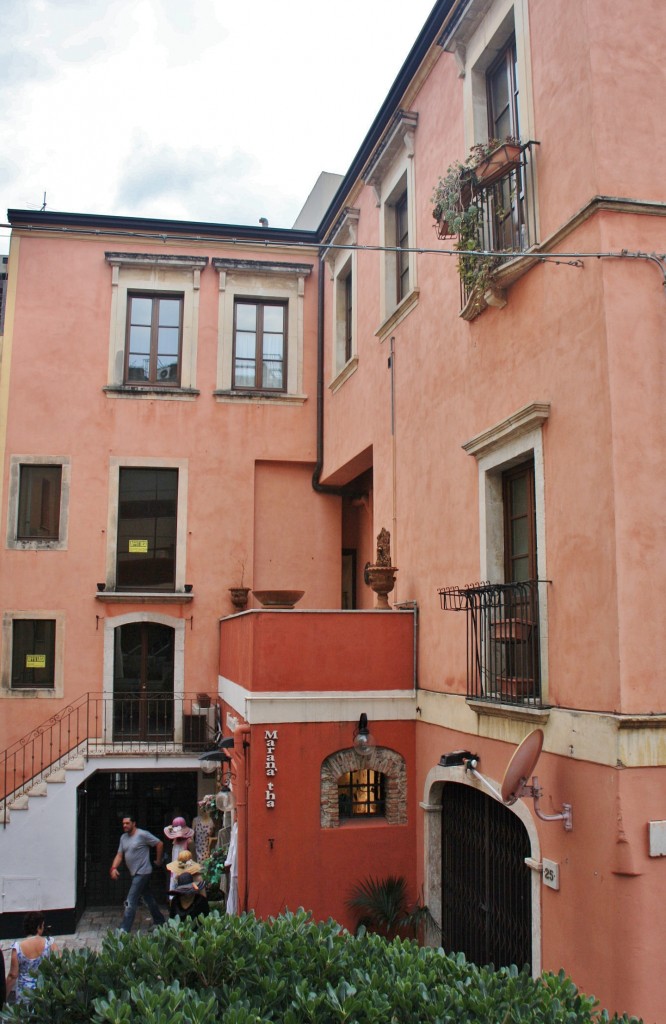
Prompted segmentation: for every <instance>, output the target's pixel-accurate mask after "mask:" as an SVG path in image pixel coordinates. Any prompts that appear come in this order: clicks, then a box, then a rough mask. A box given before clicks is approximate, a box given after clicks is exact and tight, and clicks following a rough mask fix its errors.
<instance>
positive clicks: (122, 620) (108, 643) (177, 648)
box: [103, 611, 185, 745]
mask: <svg viewBox="0 0 666 1024" xmlns="http://www.w3.org/2000/svg"><path fill="white" fill-rule="evenodd" d="M132 622H155V623H157V624H158V625H160V626H170V627H171V629H173V631H174V638H173V696H174V710H175V711H176V714H175V715H174V743H175V744H176V745H178V744H181V743H182V742H183V715H182V708H183V696H184V693H185V620H184V619H183V618H176V617H174V616H173V615H164V614H163V613H161V612H148V611H146V612H138V611H137V612H129V613H127V614H125V615H113V616H109V617H108V618H105V619H104V667H103V689H104V693H103V696H104V697H105V698H106V699H105V701H104V707H105V709H106V710H105V721H104V734H105V736H113V699H112V698H113V695H114V694H113V679H114V675H113V674H114V666H115V654H116V650H115V642H114V641H115V630H116V627H117V626H126V625H129V624H130V623H132Z"/></svg>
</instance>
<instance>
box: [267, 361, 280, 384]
mask: <svg viewBox="0 0 666 1024" xmlns="http://www.w3.org/2000/svg"><path fill="white" fill-rule="evenodd" d="M262 384H263V386H264V387H265V388H281V387H282V363H278V362H275V363H272V362H264V364H263V381H262Z"/></svg>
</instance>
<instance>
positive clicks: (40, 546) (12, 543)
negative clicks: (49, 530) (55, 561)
mask: <svg viewBox="0 0 666 1024" xmlns="http://www.w3.org/2000/svg"><path fill="white" fill-rule="evenodd" d="M7 547H8V548H10V549H11V550H12V551H66V550H67V541H64V540H17V539H16V538H15V537H13V538H12V539H11V540H8V541H7Z"/></svg>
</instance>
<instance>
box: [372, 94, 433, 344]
mask: <svg viewBox="0 0 666 1024" xmlns="http://www.w3.org/2000/svg"><path fill="white" fill-rule="evenodd" d="M417 124H418V114H416V113H414V112H412V111H406V110H399V111H398V112H397V114H396V115H395V117H394V118H393V120H392V122H391V124H390V126H389V128H388V130H387V132H386V134H385V135H384V137H383V138H382V139H381V140H380V142H379V143H378V145H377V148H376V149H375V152H374V153H373V155H372V157H371V158H370V161H369V162H368V164H367V165H366V167H365V170H364V171H363V180H364V182H365V183H366V184H367V185H370V186H371V187H372V188H373V190H374V193H375V199H376V203H377V207H378V208H379V244H380V246H381V247H382V250H381V253H380V268H381V270H380V275H381V276H380V283H379V301H380V315H381V317H382V322H381V323H380V325H379V327H378V328H377V330H376V331H375V334H376V336H377V337H378V338H379V339H380V341H384V340H385V339H386V338H387V337H388V336H389V335H390V333H391V332H392V331H393V330H394V329H395V327H396V326H397V325H398V324H399V323H400V321H401V320H403V319H404V318H405V317H406V316H407V314H408V313H409V312H410V311H411V310H412V309H413V308H414V306H415V305H416V304H417V302H418V297H419V289H418V277H417V261H416V254H415V253H414V252H410V253H409V288H408V289H407V294H406V295H404V296H403V297H402V299H401V300H400V302H398V298H397V285H396V275H397V259H398V254H397V253H396V252H394V251H392V250H393V248H394V247H395V245H396V242H397V239H396V223H395V216H396V213H395V206H396V202H397V201H398V200H399V199H400V198H401V197H402V196H403V195H405V194H406V195H407V224H408V234H409V248H410V249H414V248H416V203H415V196H416V187H415V172H414V137H415V132H416V126H417Z"/></svg>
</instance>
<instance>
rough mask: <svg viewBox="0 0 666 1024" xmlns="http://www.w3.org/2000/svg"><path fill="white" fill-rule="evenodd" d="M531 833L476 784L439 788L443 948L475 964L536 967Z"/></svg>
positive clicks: (447, 785) (511, 813)
mask: <svg viewBox="0 0 666 1024" xmlns="http://www.w3.org/2000/svg"><path fill="white" fill-rule="evenodd" d="M529 855H530V843H529V837H528V835H527V832H526V830H525V828H524V826H523V824H522V823H521V821H520V819H519V818H518V817H517V816H516V815H515V814H513V812H512V811H510V810H509V809H508V808H507V807H505V806H504V805H503V804H500V803H499V802H498V801H497V800H493V799H492V797H489V796H486V795H485V793H480V792H479V791H478V790H476V789H473V788H472V787H471V786H463V785H458V784H456V783H447V784H446V785H445V786H444V787H443V791H442V945H443V947H444V949H445V950H447V952H463V953H464V954H465V956H466V957H467V959H468V960H471V961H473V962H474V963H476V964H490V963H492V964H494V965H495V967H504V966H507V965H508V964H517V965H518V967H522V966H523V965H524V964H529V965H530V967H531V965H532V954H531V947H532V941H531V940H532V899H531V885H532V882H531V873H530V869H529V868H528V867H527V865H526V864H525V858H526V857H529Z"/></svg>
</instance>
